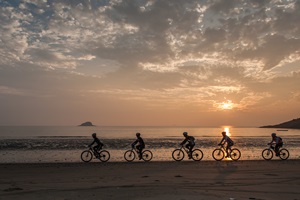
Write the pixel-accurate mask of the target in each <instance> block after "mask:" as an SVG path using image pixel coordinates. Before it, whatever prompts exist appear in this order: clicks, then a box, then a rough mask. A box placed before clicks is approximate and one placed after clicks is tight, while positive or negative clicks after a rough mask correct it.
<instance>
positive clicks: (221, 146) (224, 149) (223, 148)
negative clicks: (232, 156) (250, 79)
mask: <svg viewBox="0 0 300 200" xmlns="http://www.w3.org/2000/svg"><path fill="white" fill-rule="evenodd" d="M219 146H220V148H221V149H222V151H224V152H225V153H230V152H231V147H229V148H228V151H229V152H227V151H226V148H225V145H224V144H220V145H219Z"/></svg>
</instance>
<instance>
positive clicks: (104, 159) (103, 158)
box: [99, 150, 110, 162]
mask: <svg viewBox="0 0 300 200" xmlns="http://www.w3.org/2000/svg"><path fill="white" fill-rule="evenodd" d="M99 155H100V157H99V159H100V160H101V161H102V162H107V161H108V160H109V158H110V154H109V152H108V151H106V150H102V151H100V152H99Z"/></svg>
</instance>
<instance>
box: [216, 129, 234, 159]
mask: <svg viewBox="0 0 300 200" xmlns="http://www.w3.org/2000/svg"><path fill="white" fill-rule="evenodd" d="M222 135H223V138H222V140H221V142H220V143H219V144H218V145H224V144H225V143H227V146H226V158H228V157H229V153H228V149H230V148H231V147H232V146H233V145H234V142H233V141H232V139H230V137H228V136H227V135H226V132H225V131H223V132H222Z"/></svg>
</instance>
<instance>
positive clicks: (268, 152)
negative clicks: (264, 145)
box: [261, 149, 273, 160]
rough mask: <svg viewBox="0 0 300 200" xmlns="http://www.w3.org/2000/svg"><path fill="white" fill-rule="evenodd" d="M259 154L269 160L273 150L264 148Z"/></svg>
mask: <svg viewBox="0 0 300 200" xmlns="http://www.w3.org/2000/svg"><path fill="white" fill-rule="evenodd" d="M261 155H262V157H263V158H264V159H265V160H271V159H272V158H273V151H272V150H271V149H264V150H263V151H262V153H261Z"/></svg>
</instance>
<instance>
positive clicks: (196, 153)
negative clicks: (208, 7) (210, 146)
mask: <svg viewBox="0 0 300 200" xmlns="http://www.w3.org/2000/svg"><path fill="white" fill-rule="evenodd" d="M202 158H203V152H202V151H201V150H200V149H194V150H193V151H192V159H193V160H194V161H200V160H201V159H202Z"/></svg>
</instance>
